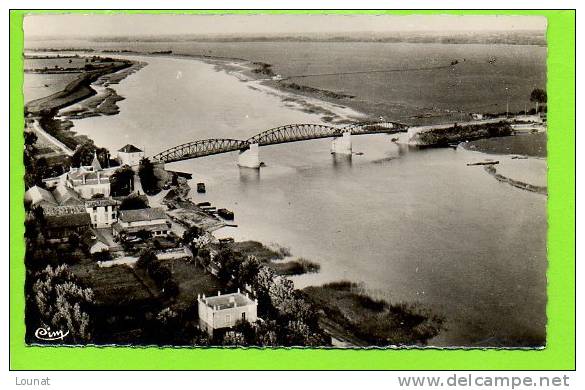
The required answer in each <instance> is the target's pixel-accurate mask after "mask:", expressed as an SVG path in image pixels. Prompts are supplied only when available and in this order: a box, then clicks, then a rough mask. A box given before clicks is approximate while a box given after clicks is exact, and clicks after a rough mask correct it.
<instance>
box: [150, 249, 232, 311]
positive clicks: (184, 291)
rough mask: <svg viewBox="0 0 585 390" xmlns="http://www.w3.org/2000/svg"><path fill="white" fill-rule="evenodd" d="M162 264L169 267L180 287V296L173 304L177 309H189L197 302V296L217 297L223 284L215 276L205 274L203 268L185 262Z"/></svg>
mask: <svg viewBox="0 0 585 390" xmlns="http://www.w3.org/2000/svg"><path fill="white" fill-rule="evenodd" d="M162 264H164V265H166V266H168V267H169V269H170V270H171V273H172V275H173V276H172V278H173V280H174V281H175V282H177V284H178V285H179V295H177V296H176V297H175V299H174V302H173V303H172V307H173V308H176V309H187V308H189V307H191V306H193V305H194V304H196V302H197V294H205V295H207V296H209V295H215V294H217V291H219V290H221V284H220V283H219V281H218V280H217V278H215V276H213V275H211V274H209V273H207V272H205V271H204V270H203V268H201V266H197V265H196V264H192V263H187V262H186V261H184V260H166V261H163V262H162Z"/></svg>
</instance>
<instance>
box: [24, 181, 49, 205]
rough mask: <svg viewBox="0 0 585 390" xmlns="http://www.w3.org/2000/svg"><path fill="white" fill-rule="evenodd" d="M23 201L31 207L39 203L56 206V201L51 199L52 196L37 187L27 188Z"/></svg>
mask: <svg viewBox="0 0 585 390" xmlns="http://www.w3.org/2000/svg"><path fill="white" fill-rule="evenodd" d="M24 200H25V202H28V203H30V204H31V205H33V206H34V205H36V204H38V203H41V202H45V203H47V204H49V205H55V206H56V205H57V201H56V200H55V198H54V197H53V194H51V193H50V192H49V191H47V190H45V189H44V188H41V187H38V186H33V187H31V188H29V189H28V191H26V193H25V194H24Z"/></svg>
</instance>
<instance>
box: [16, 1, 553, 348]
mask: <svg viewBox="0 0 585 390" xmlns="http://www.w3.org/2000/svg"><path fill="white" fill-rule="evenodd" d="M177 12H179V11H177ZM546 30H547V21H546V18H544V17H538V16H495V15H485V16H476V15H466V16H457V15H406V16H397V15H373V14H371V15H366V14H363V15H333V14H331V15H327V14H314V15H309V14H304V15H302V14H261V13H258V14H208V15H203V14H140V13H135V14H124V13H119V14H116V13H107V14H82V13H72V14H67V13H63V14H58V13H52V14H42V13H35V14H29V15H27V16H25V18H24V49H23V53H22V55H23V61H24V85H23V96H24V102H25V104H24V112H23V115H24V122H25V126H24V156H23V160H24V166H25V174H24V177H23V186H24V191H25V195H24V199H23V200H22V201H23V202H24V207H25V211H26V218H25V233H24V234H25V237H24V242H25V243H26V254H25V259H24V261H25V266H26V283H25V286H24V291H22V294H24V296H25V299H26V301H25V302H26V305H25V326H26V335H25V340H24V341H25V342H26V343H27V344H28V345H41V346H52V347H54V346H64V347H65V346H72V345H76V346H86V345H100V346H103V345H120V346H140V347H160V346H172V347H192V348H198V347H216V348H230V347H260V348H278V347H305V348H306V347H309V348H346V349H347V348H350V349H352V348H353V349H361V348H407V347H408V348H410V347H416V348H430V347H436V348H545V347H546V326H547V314H546V304H547V292H546V287H547V278H546V270H547V241H546V239H547V210H546V206H547V160H546V159H547V91H546V85H547V84H546V83H547V41H546ZM551 45H552V43H551ZM551 47H552V46H551ZM19 74H20V73H19ZM12 293H14V291H12Z"/></svg>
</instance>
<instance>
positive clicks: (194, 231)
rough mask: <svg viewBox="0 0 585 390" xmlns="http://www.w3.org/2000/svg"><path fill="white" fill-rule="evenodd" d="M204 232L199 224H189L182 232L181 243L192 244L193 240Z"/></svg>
mask: <svg viewBox="0 0 585 390" xmlns="http://www.w3.org/2000/svg"><path fill="white" fill-rule="evenodd" d="M203 234H205V230H203V229H202V228H200V227H199V226H191V227H189V229H187V230H185V231H184V232H183V238H182V241H183V244H188V245H190V244H193V241H194V240H195V239H197V238H199V237H201V236H202V235H203Z"/></svg>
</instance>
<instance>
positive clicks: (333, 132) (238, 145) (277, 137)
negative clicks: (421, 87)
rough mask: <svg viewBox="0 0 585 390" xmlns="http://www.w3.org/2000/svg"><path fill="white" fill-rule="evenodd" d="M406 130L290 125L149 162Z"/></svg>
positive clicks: (170, 152)
mask: <svg viewBox="0 0 585 390" xmlns="http://www.w3.org/2000/svg"><path fill="white" fill-rule="evenodd" d="M407 130H408V126H406V125H404V124H402V123H397V122H362V123H353V124H350V125H346V126H344V127H333V126H327V125H318V124H292V125H285V126H280V127H276V128H274V129H270V130H266V131H263V132H261V133H259V134H256V135H255V136H253V137H250V138H248V139H247V140H237V139H229V138H211V139H203V140H198V141H193V142H188V143H185V144H182V145H177V146H174V147H172V148H170V149H167V150H165V151H162V152H160V153H158V154H155V155H154V156H152V157H151V158H150V159H151V161H153V162H155V163H171V162H177V161H183V160H189V159H192V158H199V157H205V156H211V155H214V154H220V153H229V152H234V151H245V150H246V149H248V148H249V147H250V145H252V144H258V145H259V146H268V145H277V144H284V143H288V142H297V141H308V140H313V139H319V138H336V137H341V136H342V135H343V134H344V133H348V132H349V133H350V134H352V135H366V134H395V133H403V132H406V131H407Z"/></svg>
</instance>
